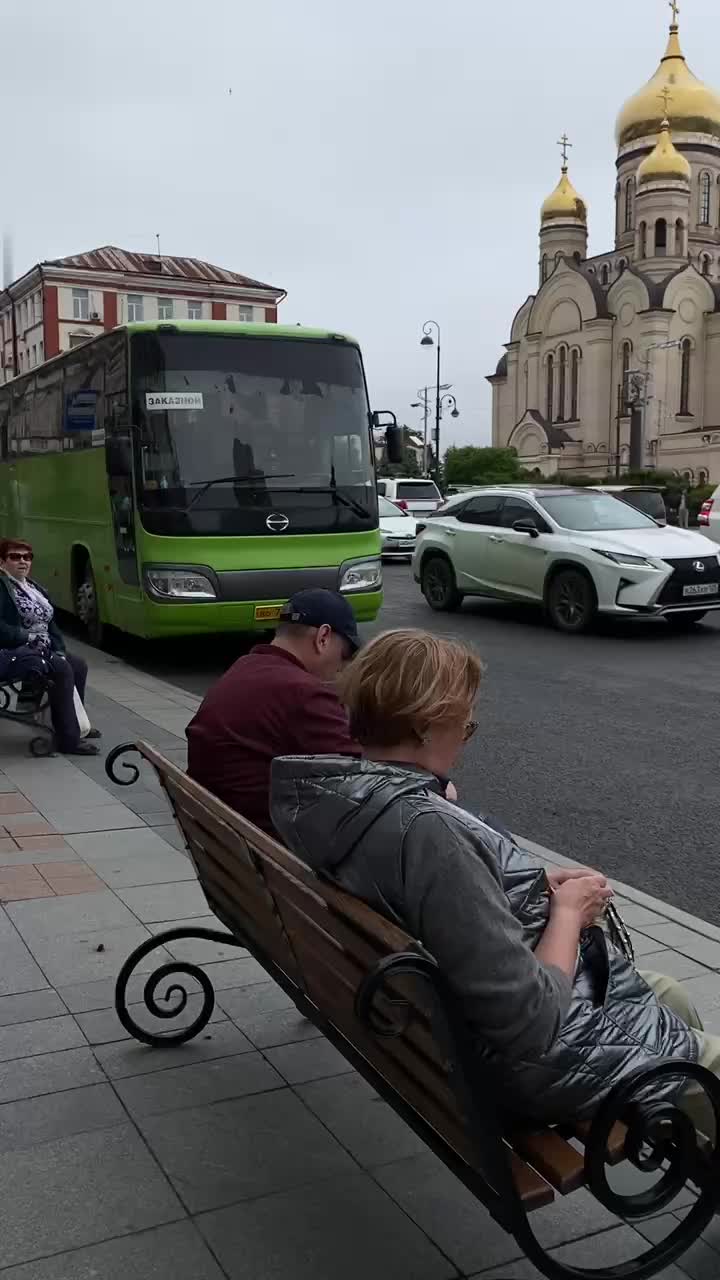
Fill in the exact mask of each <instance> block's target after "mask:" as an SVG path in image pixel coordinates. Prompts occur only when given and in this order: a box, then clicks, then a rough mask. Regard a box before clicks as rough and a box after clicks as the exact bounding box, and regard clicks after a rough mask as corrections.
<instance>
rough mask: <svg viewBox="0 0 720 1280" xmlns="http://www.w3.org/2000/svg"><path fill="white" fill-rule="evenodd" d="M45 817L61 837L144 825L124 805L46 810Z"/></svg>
mask: <svg viewBox="0 0 720 1280" xmlns="http://www.w3.org/2000/svg"><path fill="white" fill-rule="evenodd" d="M45 817H46V818H47V820H48V822H49V823H51V824H52V826H53V827H54V828H55V830H56V831H60V832H62V833H63V835H76V834H78V833H79V832H85V831H116V830H117V831H119V830H125V829H126V828H128V827H142V826H143V825H144V824H143V820H142V818H138V816H137V814H135V813H133V811H132V809H128V808H126V807H125V805H124V804H106V805H104V806H103V808H97V809H46V810H45Z"/></svg>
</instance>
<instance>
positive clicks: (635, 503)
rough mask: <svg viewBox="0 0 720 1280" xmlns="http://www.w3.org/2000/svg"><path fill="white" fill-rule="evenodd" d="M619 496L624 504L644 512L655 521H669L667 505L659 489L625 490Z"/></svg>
mask: <svg viewBox="0 0 720 1280" xmlns="http://www.w3.org/2000/svg"><path fill="white" fill-rule="evenodd" d="M617 496H618V498H620V499H621V500H622V501H623V502H627V503H629V505H630V506H631V507H636V508H637V510H638V511H644V512H645V514H646V515H648V516H651V517H652V519H653V520H662V521H665V520H667V511H666V510H665V503H664V502H663V497H662V494H661V493H659V492H658V490H657V489H625V490H623V492H622V493H619V494H618V495H617Z"/></svg>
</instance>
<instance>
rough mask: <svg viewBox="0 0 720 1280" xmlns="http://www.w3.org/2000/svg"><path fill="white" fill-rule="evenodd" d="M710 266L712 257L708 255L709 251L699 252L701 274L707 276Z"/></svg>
mask: <svg viewBox="0 0 720 1280" xmlns="http://www.w3.org/2000/svg"><path fill="white" fill-rule="evenodd" d="M711 267H712V258H711V257H710V254H709V253H703V254H701V255H700V271H701V273H702V275H704V276H706V277H707V276H709V275H710V268H711Z"/></svg>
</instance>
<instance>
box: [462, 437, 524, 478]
mask: <svg viewBox="0 0 720 1280" xmlns="http://www.w3.org/2000/svg"><path fill="white" fill-rule="evenodd" d="M444 472H445V482H446V484H448V485H454V484H518V483H519V482H520V481H521V480H522V479H523V478H524V476H525V472H524V471H523V469H522V467H521V466H520V462H519V460H518V456H517V451H516V450H515V449H491V448H487V449H478V448H476V447H475V446H474V445H465V446H464V447H463V448H456V447H452V448H450V449H448V451H447V453H446V454H445V461H444Z"/></svg>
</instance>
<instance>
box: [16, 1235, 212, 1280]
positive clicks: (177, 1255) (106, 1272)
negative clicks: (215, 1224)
mask: <svg viewBox="0 0 720 1280" xmlns="http://www.w3.org/2000/svg"><path fill="white" fill-rule="evenodd" d="M3 1274H4V1275H5V1278H6V1280H127V1278H128V1276H138V1277H139V1278H140V1280H224V1275H223V1272H222V1271H221V1270H220V1268H219V1267H218V1265H217V1263H216V1262H215V1260H214V1258H213V1257H212V1255H211V1253H210V1251H209V1249H208V1248H207V1246H206V1244H205V1243H204V1242H203V1241H202V1240H201V1238H200V1235H199V1234H198V1232H197V1230H196V1228H195V1227H194V1226H193V1224H192V1223H190V1222H176V1223H172V1224H171V1225H170V1226H166V1227H155V1228H153V1229H152V1230H151V1231H143V1232H142V1233H141V1234H140V1235H135V1236H124V1237H121V1238H120V1239H117V1240H107V1241H105V1242H104V1243H103V1244H95V1245H90V1246H88V1247H87V1248H85V1249H77V1250H73V1251H72V1253H61V1254H57V1255H56V1256H55V1257H54V1258H43V1259H38V1260H37V1261H35V1262H30V1263H27V1264H23V1265H21V1266H19V1267H10V1268H9V1269H8V1270H6V1271H4V1272H3Z"/></svg>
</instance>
